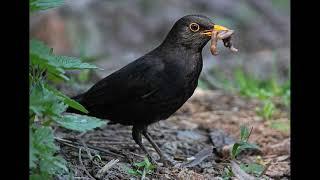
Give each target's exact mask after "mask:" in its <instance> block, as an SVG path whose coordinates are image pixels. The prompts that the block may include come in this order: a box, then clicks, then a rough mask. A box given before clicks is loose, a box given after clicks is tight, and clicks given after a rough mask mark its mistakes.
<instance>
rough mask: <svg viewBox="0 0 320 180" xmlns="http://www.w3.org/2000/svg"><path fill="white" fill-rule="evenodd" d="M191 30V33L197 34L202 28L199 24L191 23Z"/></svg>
mask: <svg viewBox="0 0 320 180" xmlns="http://www.w3.org/2000/svg"><path fill="white" fill-rule="evenodd" d="M189 28H190V30H191V31H193V32H197V31H199V29H200V26H199V24H197V23H191V24H190V25H189Z"/></svg>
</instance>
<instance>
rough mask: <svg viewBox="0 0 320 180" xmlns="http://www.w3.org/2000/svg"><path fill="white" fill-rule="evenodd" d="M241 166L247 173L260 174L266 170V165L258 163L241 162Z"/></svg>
mask: <svg viewBox="0 0 320 180" xmlns="http://www.w3.org/2000/svg"><path fill="white" fill-rule="evenodd" d="M240 168H241V169H242V170H244V171H245V172H246V173H249V174H252V175H255V176H260V175H261V173H262V172H263V171H264V169H265V167H264V166H263V165H261V164H258V163H249V164H243V163H241V164H240Z"/></svg>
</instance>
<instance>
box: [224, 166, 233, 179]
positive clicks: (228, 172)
mask: <svg viewBox="0 0 320 180" xmlns="http://www.w3.org/2000/svg"><path fill="white" fill-rule="evenodd" d="M233 176H234V174H233V172H232V169H231V167H230V166H226V167H224V169H223V173H222V179H223V180H229V179H231V177H233Z"/></svg>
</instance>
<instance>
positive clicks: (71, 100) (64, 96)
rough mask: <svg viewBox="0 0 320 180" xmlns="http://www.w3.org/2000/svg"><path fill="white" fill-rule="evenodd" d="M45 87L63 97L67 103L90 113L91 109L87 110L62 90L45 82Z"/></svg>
mask: <svg viewBox="0 0 320 180" xmlns="http://www.w3.org/2000/svg"><path fill="white" fill-rule="evenodd" d="M45 87H46V88H47V89H48V90H49V91H51V92H52V93H53V94H54V95H56V96H58V97H61V98H62V100H63V102H64V103H66V104H67V105H69V106H71V107H73V108H74V109H77V110H79V111H81V112H83V113H88V112H89V111H88V110H86V108H85V107H83V106H82V105H81V104H79V103H78V102H77V101H75V100H73V99H71V98H69V97H68V96H66V95H64V94H63V93H62V92H60V91H58V90H56V89H55V88H53V87H51V86H49V85H48V84H45Z"/></svg>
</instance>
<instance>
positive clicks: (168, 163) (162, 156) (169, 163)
mask: <svg viewBox="0 0 320 180" xmlns="http://www.w3.org/2000/svg"><path fill="white" fill-rule="evenodd" d="M142 134H143V135H144V137H145V138H146V139H147V140H148V141H149V143H150V144H151V145H152V147H153V148H154V149H155V150H156V151H157V153H158V155H159V156H160V162H162V163H163V164H164V165H165V166H172V165H174V162H173V161H171V160H169V158H168V157H166V156H165V154H164V153H163V152H162V151H161V149H160V148H159V146H158V145H157V144H156V143H155V142H154V140H153V139H152V137H151V136H150V134H149V133H148V131H147V129H146V128H145V129H143V131H142Z"/></svg>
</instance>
